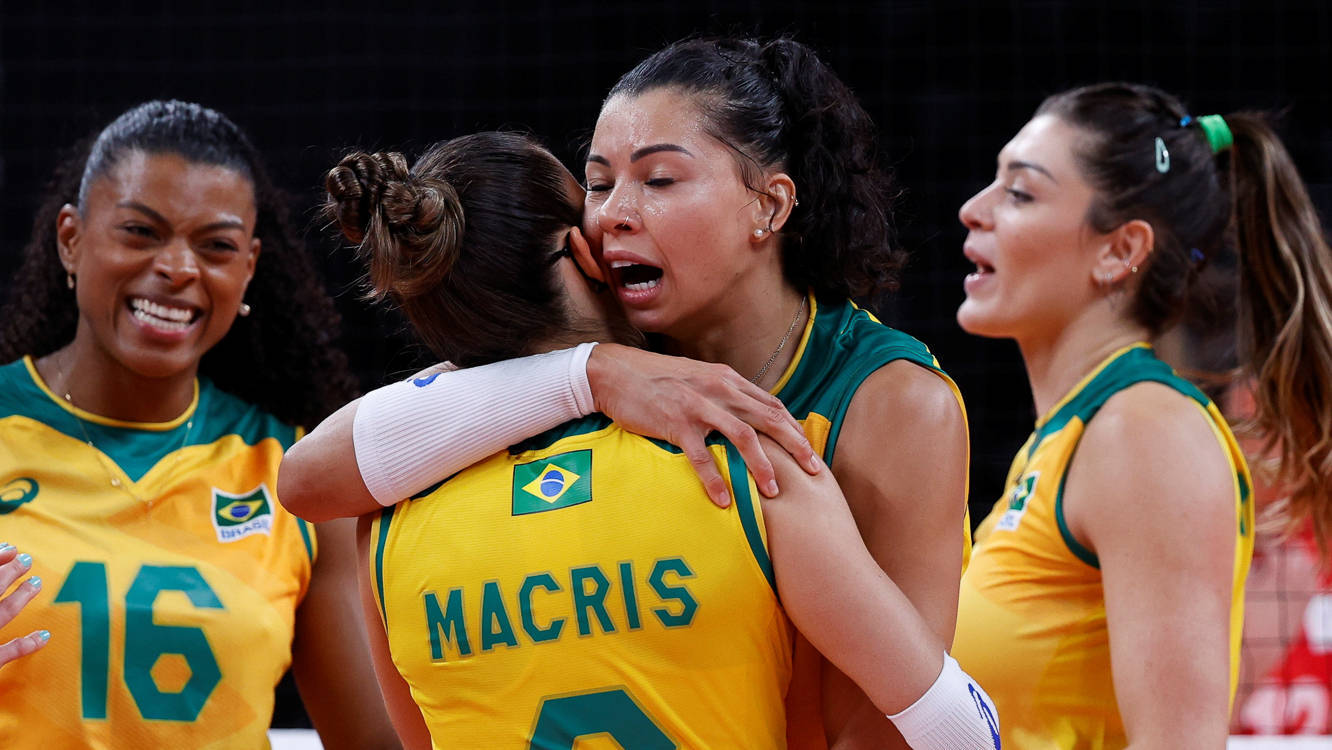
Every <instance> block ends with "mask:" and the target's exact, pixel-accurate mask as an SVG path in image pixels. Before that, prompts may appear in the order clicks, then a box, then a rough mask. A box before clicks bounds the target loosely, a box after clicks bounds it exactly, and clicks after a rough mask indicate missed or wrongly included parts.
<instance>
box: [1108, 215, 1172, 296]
mask: <svg viewBox="0 0 1332 750" xmlns="http://www.w3.org/2000/svg"><path fill="white" fill-rule="evenodd" d="M1155 246H1156V232H1155V231H1153V230H1152V225H1151V224H1150V223H1148V222H1146V221H1143V220H1142V219H1134V220H1132V221H1127V222H1124V223H1123V224H1121V225H1119V226H1118V227H1116V228H1115V229H1112V230H1111V231H1110V232H1109V233H1108V234H1106V235H1105V243H1104V245H1103V246H1102V247H1101V248H1100V250H1098V251H1097V255H1096V265H1095V267H1094V268H1093V269H1092V281H1093V283H1099V284H1117V283H1119V282H1121V281H1124V280H1126V279H1128V278H1129V277H1130V276H1132V275H1133V274H1135V273H1137V272H1138V270H1139V269H1140V268H1142V267H1143V266H1145V265H1146V264H1147V259H1148V257H1149V256H1150V255H1151V254H1152V248H1154V247H1155Z"/></svg>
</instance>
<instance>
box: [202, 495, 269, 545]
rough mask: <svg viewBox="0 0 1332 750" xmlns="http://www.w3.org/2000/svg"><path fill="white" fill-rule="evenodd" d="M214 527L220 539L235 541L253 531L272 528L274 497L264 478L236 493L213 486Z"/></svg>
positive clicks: (262, 532) (222, 540)
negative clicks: (251, 488) (257, 483)
mask: <svg viewBox="0 0 1332 750" xmlns="http://www.w3.org/2000/svg"><path fill="white" fill-rule="evenodd" d="M213 529H214V530H215V531H217V540H218V541H219V542H234V541H237V540H240V539H244V538H245V537H247V536H250V535H251V534H271V533H272V532H273V498H272V496H271V495H269V493H268V487H267V485H265V484H263V483H262V482H261V483H260V484H259V486H258V487H255V488H254V489H253V490H250V491H249V492H242V493H240V494H238V495H233V494H232V493H230V492H223V491H222V490H220V489H218V488H216V487H214V488H213Z"/></svg>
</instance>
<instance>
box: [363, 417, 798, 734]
mask: <svg viewBox="0 0 1332 750" xmlns="http://www.w3.org/2000/svg"><path fill="white" fill-rule="evenodd" d="M711 450H712V451H713V452H714V454H715V456H716V457H717V458H718V459H719V460H720V461H722V462H723V465H724V466H725V467H726V469H727V470H726V472H725V474H726V475H727V476H728V478H729V481H730V484H731V489H732V495H733V497H734V499H735V502H734V504H733V505H732V506H731V507H730V508H727V509H719V508H717V507H715V506H713V505H712V503H710V502H709V501H708V498H707V496H706V494H705V492H704V491H703V487H702V485H701V484H700V483H699V480H698V477H697V476H696V475H695V473H694V470H693V468H692V467H691V465H690V463H689V461H688V459H687V458H686V457H685V456H684V455H683V454H682V453H680V451H679V450H678V449H677V448H674V447H672V446H670V445H667V444H665V443H661V442H658V441H654V440H649V439H647V438H644V437H641V436H638V435H634V434H631V433H628V432H625V431H623V430H621V429H620V428H619V427H618V426H616V425H614V424H613V423H611V422H610V421H609V420H607V419H606V418H605V417H603V416H602V415H600V414H594V415H592V416H590V417H587V418H584V419H581V420H577V421H574V422H570V423H568V424H566V425H564V426H563V427H561V428H558V429H557V430H555V431H552V432H548V433H546V434H544V435H541V436H538V437H536V438H533V439H532V440H529V441H526V442H524V443H523V444H520V445H519V446H515V447H514V448H513V449H511V450H510V451H508V452H506V453H500V454H496V455H494V456H492V457H490V458H489V459H486V460H485V461H482V462H481V463H478V464H476V465H474V466H472V467H470V468H468V469H466V470H464V471H462V472H461V473H459V474H456V475H454V476H453V477H451V478H449V479H447V480H445V481H444V482H443V483H442V484H441V485H438V486H437V487H436V488H434V489H432V490H428V491H427V492H426V493H424V494H422V495H418V496H417V497H416V498H414V499H411V500H406V501H404V502H402V503H400V504H398V505H396V506H394V507H391V508H387V509H385V510H384V511H383V512H382V513H381V514H380V515H379V516H378V517H377V518H376V519H375V520H374V522H373V524H372V525H371V528H370V548H369V559H368V563H369V569H370V575H371V585H372V588H373V591H374V596H375V600H376V602H377V604H378V606H379V608H380V613H381V615H382V617H383V620H384V624H385V632H386V633H387V636H388V644H389V651H390V653H391V655H392V659H393V663H394V664H395V665H396V667H397V669H398V672H399V673H400V674H401V675H402V677H403V678H404V680H405V681H406V682H407V684H408V685H409V686H410V688H411V692H412V696H413V698H414V699H415V701H416V703H417V704H418V705H419V706H420V708H421V713H422V715H423V717H424V718H425V721H426V724H427V725H428V726H429V729H430V733H431V737H432V740H433V743H434V746H435V747H439V748H455V747H457V748H473V747H475V748H525V747H533V748H541V749H544V750H549V749H551V748H572V747H575V746H576V747H579V748H585V749H590V748H612V747H621V746H622V747H626V748H640V749H643V750H656V749H657V748H675V747H680V748H712V747H717V748H720V747H783V746H784V739H783V736H784V735H783V733H784V727H785V716H784V711H783V705H782V702H783V696H784V694H785V692H786V688H787V683H788V680H789V673H790V659H791V629H790V626H789V624H788V623H787V620H786V618H785V615H784V614H783V613H782V611H781V609H780V607H779V604H778V601H777V596H776V592H775V588H774V584H773V577H772V567H771V564H770V561H769V558H768V551H767V541H766V533H767V532H766V531H765V528H764V525H763V514H762V511H761V509H760V507H759V503H758V496H757V494H756V493H755V491H754V487H753V480H752V479H751V478H750V477H749V475H748V474H747V473H746V470H745V467H744V464H743V462H742V460H741V458H740V457H739V454H738V452H737V451H736V450H735V449H734V448H733V447H731V446H728V445H712V446H711ZM612 741H613V742H612ZM613 743H619V744H618V745H616V744H613Z"/></svg>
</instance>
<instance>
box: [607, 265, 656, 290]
mask: <svg viewBox="0 0 1332 750" xmlns="http://www.w3.org/2000/svg"><path fill="white" fill-rule="evenodd" d="M610 267H611V274H612V275H613V276H614V277H615V283H616V285H617V286H620V287H623V288H624V289H628V290H630V291H635V292H639V291H646V290H648V289H652V288H653V287H656V286H657V285H659V284H660V283H661V276H662V271H661V269H660V268H657V267H656V266H648V265H644V264H642V263H631V262H629V261H627V260H616V261H611V264H610Z"/></svg>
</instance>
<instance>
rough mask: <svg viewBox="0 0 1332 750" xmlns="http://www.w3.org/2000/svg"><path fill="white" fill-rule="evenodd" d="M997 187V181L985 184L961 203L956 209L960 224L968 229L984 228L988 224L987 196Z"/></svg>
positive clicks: (988, 203) (988, 208)
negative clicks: (960, 206)
mask: <svg viewBox="0 0 1332 750" xmlns="http://www.w3.org/2000/svg"><path fill="white" fill-rule="evenodd" d="M997 187H998V185H997V183H996V184H991V185H987V186H985V187H983V188H981V190H980V192H978V193H976V194H975V195H973V196H971V197H970V198H968V199H967V202H966V203H963V204H962V208H960V209H958V211H957V218H958V220H959V221H961V222H962V226H964V227H966V228H967V229H970V230H976V229H986V228H988V227H989V226H990V200H989V196H990V195H991V194H992V193H993V192H994V190H995V189H996V188H997Z"/></svg>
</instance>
